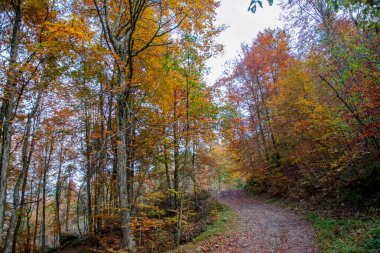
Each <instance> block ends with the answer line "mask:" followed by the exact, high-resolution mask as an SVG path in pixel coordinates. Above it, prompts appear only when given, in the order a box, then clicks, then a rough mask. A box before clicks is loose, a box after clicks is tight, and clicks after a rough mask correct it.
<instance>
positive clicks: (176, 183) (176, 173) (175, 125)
mask: <svg viewBox="0 0 380 253" xmlns="http://www.w3.org/2000/svg"><path fill="white" fill-rule="evenodd" d="M178 143H179V141H178V119H177V91H176V90H175V89H174V103H173V149H174V190H175V194H174V205H175V207H176V208H178V200H177V193H178V191H179V161H178Z"/></svg>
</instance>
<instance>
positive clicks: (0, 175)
mask: <svg viewBox="0 0 380 253" xmlns="http://www.w3.org/2000/svg"><path fill="white" fill-rule="evenodd" d="M13 5H14V13H15V18H14V23H13V30H12V37H11V41H10V53H9V74H8V76H7V82H6V86H5V88H4V97H3V101H2V104H1V109H0V126H2V129H1V130H2V132H1V141H0V248H1V247H2V238H3V229H4V226H3V225H4V214H5V199H6V195H7V193H6V191H7V180H8V164H9V155H10V149H11V139H12V119H13V113H14V112H13V110H14V99H15V92H16V86H17V80H16V78H17V77H16V75H17V73H16V72H17V70H16V64H17V57H18V49H19V36H20V28H21V21H22V9H21V8H22V6H21V5H22V0H16V1H14V3H13Z"/></svg>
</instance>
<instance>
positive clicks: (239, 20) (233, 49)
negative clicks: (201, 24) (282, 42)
mask: <svg viewBox="0 0 380 253" xmlns="http://www.w3.org/2000/svg"><path fill="white" fill-rule="evenodd" d="M274 2H275V3H276V2H279V1H276V0H275V1H274ZM249 3H250V0H221V4H220V7H219V9H218V10H217V16H216V25H222V24H225V25H227V26H228V27H227V29H226V30H225V31H224V32H223V33H222V34H221V35H220V36H219V37H218V39H217V42H218V43H221V44H223V45H224V54H223V55H222V56H218V57H215V58H212V59H210V60H209V61H208V62H207V66H208V67H209V68H210V74H209V75H208V76H207V77H206V81H207V84H209V85H212V84H214V82H215V81H216V80H217V79H218V78H219V77H220V76H221V74H222V73H223V71H224V63H225V62H227V61H229V60H232V59H234V58H236V56H237V55H238V53H239V51H240V45H241V43H243V42H246V43H249V44H250V43H251V42H252V40H253V38H254V37H255V36H256V35H257V34H258V32H260V31H263V30H264V29H265V28H276V27H279V26H281V25H282V22H281V21H280V20H279V17H280V11H281V9H280V7H279V6H269V4H268V2H267V1H266V0H263V7H264V8H260V7H259V6H258V8H257V11H256V13H255V14H253V13H251V12H248V6H249Z"/></svg>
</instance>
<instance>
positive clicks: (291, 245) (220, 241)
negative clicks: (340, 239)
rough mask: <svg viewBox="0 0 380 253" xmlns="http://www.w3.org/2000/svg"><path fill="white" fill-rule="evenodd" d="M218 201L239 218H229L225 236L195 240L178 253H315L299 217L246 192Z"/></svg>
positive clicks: (309, 231)
mask: <svg viewBox="0 0 380 253" xmlns="http://www.w3.org/2000/svg"><path fill="white" fill-rule="evenodd" d="M215 198H216V199H217V200H218V201H219V202H220V203H221V204H224V205H226V206H228V207H229V208H231V209H232V210H233V211H234V212H235V213H236V214H237V216H238V217H234V216H233V215H231V214H229V215H228V217H227V218H222V219H223V221H224V222H226V226H227V227H225V228H223V232H220V233H215V234H213V235H210V236H208V237H207V238H206V239H205V240H202V241H201V240H196V241H195V242H194V243H191V244H189V245H185V246H183V247H181V248H180V249H177V251H175V252H181V253H187V252H188V253H190V252H214V253H250V252H255V253H261V252H262V253H264V252H265V253H270V252H277V253H314V252H316V251H317V250H316V246H315V243H314V238H315V235H314V232H313V228H312V227H311V225H310V224H309V223H308V222H307V221H305V220H304V219H302V218H301V217H300V216H298V215H296V214H294V213H293V212H291V211H289V210H286V209H284V208H281V207H278V206H276V205H271V204H268V203H264V202H263V201H260V200H257V199H255V198H253V197H251V196H249V195H248V194H247V193H245V192H244V191H240V190H231V191H225V192H221V193H219V194H217V195H216V196H215ZM228 219H230V220H228Z"/></svg>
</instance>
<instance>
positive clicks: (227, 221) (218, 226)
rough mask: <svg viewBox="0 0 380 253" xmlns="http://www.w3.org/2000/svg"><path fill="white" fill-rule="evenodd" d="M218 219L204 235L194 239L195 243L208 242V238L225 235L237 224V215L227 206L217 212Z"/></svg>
mask: <svg viewBox="0 0 380 253" xmlns="http://www.w3.org/2000/svg"><path fill="white" fill-rule="evenodd" d="M215 211H216V212H217V213H216V219H215V222H213V223H212V224H211V225H209V226H208V227H207V229H206V231H204V232H203V233H201V234H200V235H199V236H197V237H196V238H195V239H194V242H201V241H204V240H207V239H208V238H210V237H212V236H214V235H217V234H221V233H224V232H225V231H227V228H228V229H230V228H231V227H232V226H236V224H237V220H238V217H237V214H236V213H235V212H234V211H233V210H232V209H230V208H229V207H227V206H221V207H220V208H219V209H217V210H215Z"/></svg>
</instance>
